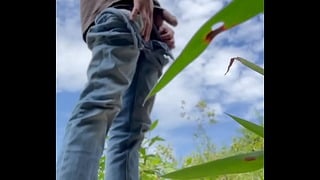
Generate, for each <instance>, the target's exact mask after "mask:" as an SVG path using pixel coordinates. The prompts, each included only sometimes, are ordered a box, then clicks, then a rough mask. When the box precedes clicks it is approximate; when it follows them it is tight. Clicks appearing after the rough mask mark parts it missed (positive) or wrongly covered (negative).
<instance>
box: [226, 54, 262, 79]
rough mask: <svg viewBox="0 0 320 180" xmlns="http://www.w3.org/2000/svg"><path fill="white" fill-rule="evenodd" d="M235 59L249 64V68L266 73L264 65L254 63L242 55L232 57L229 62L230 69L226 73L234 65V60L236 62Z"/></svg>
mask: <svg viewBox="0 0 320 180" xmlns="http://www.w3.org/2000/svg"><path fill="white" fill-rule="evenodd" d="M234 60H238V61H240V62H241V63H242V64H243V65H245V66H247V67H248V68H250V69H252V70H254V71H256V72H257V73H259V74H261V75H264V69H263V68H262V67H260V66H258V65H256V64H254V63H252V62H250V61H248V60H246V59H243V58H241V57H235V58H231V60H230V63H229V66H228V70H227V72H226V73H225V74H227V73H228V71H229V69H230V67H231V66H232V64H233V62H234Z"/></svg>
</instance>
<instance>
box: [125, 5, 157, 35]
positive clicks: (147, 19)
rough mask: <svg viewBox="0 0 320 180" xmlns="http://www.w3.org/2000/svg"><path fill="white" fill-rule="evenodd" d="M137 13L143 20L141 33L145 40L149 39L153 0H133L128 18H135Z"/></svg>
mask: <svg viewBox="0 0 320 180" xmlns="http://www.w3.org/2000/svg"><path fill="white" fill-rule="evenodd" d="M138 15H139V16H141V18H142V21H143V28H142V30H141V35H142V37H143V38H144V40H145V41H149V39H150V35H151V31H152V24H153V1H152V0H134V1H133V9H132V11H131V14H130V19H131V20H136V18H137V16H138Z"/></svg>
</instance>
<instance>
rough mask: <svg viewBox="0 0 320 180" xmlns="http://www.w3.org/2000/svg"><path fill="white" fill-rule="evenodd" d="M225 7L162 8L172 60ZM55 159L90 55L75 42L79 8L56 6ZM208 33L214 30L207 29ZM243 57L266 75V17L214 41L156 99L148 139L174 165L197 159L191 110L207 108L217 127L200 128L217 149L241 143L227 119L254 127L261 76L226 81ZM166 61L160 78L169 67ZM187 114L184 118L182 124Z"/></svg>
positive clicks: (222, 1)
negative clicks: (169, 20) (171, 20)
mask: <svg viewBox="0 0 320 180" xmlns="http://www.w3.org/2000/svg"><path fill="white" fill-rule="evenodd" d="M229 2H230V0H183V1H182V0H160V3H161V5H162V6H163V7H165V8H166V9H168V10H169V11H170V12H171V13H172V14H174V15H175V16H176V17H177V19H178V22H179V24H178V26H177V27H172V28H173V29H174V31H175V45H176V47H175V49H173V50H172V53H173V55H174V57H177V56H178V55H179V54H180V53H181V51H182V50H183V48H184V47H185V45H186V44H187V42H188V41H189V40H190V39H191V37H192V36H193V35H194V33H195V32H196V31H197V30H198V28H199V27H200V26H201V25H202V24H203V23H205V21H206V20H208V19H209V18H210V17H211V16H213V15H214V14H215V13H217V12H218V11H219V10H221V9H222V8H223V7H224V6H226V5H227V4H228V3H229ZM56 7H57V8H56V155H57V154H58V152H59V151H60V148H61V143H62V138H63V135H64V131H65V126H66V123H67V121H68V118H69V117H70V114H71V112H72V110H73V108H74V106H75V105H76V103H77V100H78V97H79V95H80V92H81V90H82V88H83V86H84V84H85V82H86V80H87V79H86V70H87V66H88V64H89V61H90V58H91V52H90V51H89V49H88V48H87V46H86V44H85V43H84V41H83V40H82V37H81V26H80V14H79V0H57V6H56ZM213 28H214V26H213ZM237 56H239V57H242V58H245V59H247V60H249V61H251V62H254V63H255V64H257V65H259V66H261V67H264V15H263V14H259V15H257V16H255V17H254V18H252V19H250V20H248V21H246V22H244V23H242V24H240V25H238V26H235V27H233V28H232V29H230V30H227V31H224V32H222V33H220V34H218V35H217V36H216V37H215V38H214V39H213V41H212V42H211V43H210V45H209V47H208V48H207V49H206V50H205V51H204V52H203V53H202V54H201V55H200V56H199V57H198V58H197V59H196V60H195V61H193V62H192V63H191V64H189V65H188V66H187V67H186V68H185V69H184V70H183V71H182V72H181V73H180V74H179V75H178V76H176V77H175V78H174V79H173V80H172V81H171V82H170V83H169V84H168V85H167V86H166V87H165V88H164V89H162V90H161V91H160V92H159V93H158V94H157V96H156V101H155V104H154V108H153V111H152V114H151V118H152V120H159V124H158V126H157V127H156V129H155V130H153V131H152V132H150V133H148V134H146V136H147V137H154V136H157V135H158V136H160V137H162V138H164V139H165V142H163V143H164V144H165V145H169V146H170V147H171V148H172V149H173V153H174V155H175V156H176V158H177V159H183V157H185V156H187V155H190V154H191V153H192V152H194V151H196V143H195V139H194V133H195V132H196V129H197V123H198V121H197V120H196V119H199V118H200V119H201V120H203V122H206V118H205V117H204V116H203V113H200V112H199V110H198V109H197V108H196V105H197V104H198V103H199V102H200V101H205V102H206V103H207V107H208V108H209V109H210V110H213V111H214V113H215V117H214V118H215V120H216V121H217V122H216V123H215V124H204V126H205V130H206V132H207V134H208V136H209V137H210V138H211V139H212V142H213V143H214V144H215V145H216V146H217V147H218V148H219V147H222V146H230V145H231V143H232V139H233V138H234V137H236V136H240V135H241V133H240V129H241V126H240V125H238V124H237V123H236V122H235V121H233V120H232V119H230V118H229V117H228V116H226V114H225V113H230V114H233V115H236V116H239V117H241V118H244V119H247V120H250V121H252V122H254V123H259V121H260V120H259V118H258V115H257V114H259V115H262V116H263V112H264V79H263V76H261V75H260V74H257V73H256V72H254V71H252V70H250V69H248V68H246V67H244V66H243V65H242V64H241V63H240V62H235V63H234V64H233V66H232V67H231V69H230V71H229V72H228V74H227V75H225V72H226V69H227V67H228V64H229V61H230V59H231V58H233V57H237ZM172 62H173V61H171V62H170V63H169V64H168V65H167V66H166V67H165V68H164V72H165V71H166V70H167V68H168V67H169V66H170V65H171V63H172ZM183 114H186V115H187V116H190V118H189V119H188V118H187V116H183Z"/></svg>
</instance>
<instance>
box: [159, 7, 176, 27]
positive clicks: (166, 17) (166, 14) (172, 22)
mask: <svg viewBox="0 0 320 180" xmlns="http://www.w3.org/2000/svg"><path fill="white" fill-rule="evenodd" d="M162 17H163V20H165V21H167V22H168V23H169V24H170V25H172V26H177V25H178V20H177V18H176V17H175V16H174V15H172V14H171V13H170V12H169V11H167V10H165V9H164V10H163V11H162Z"/></svg>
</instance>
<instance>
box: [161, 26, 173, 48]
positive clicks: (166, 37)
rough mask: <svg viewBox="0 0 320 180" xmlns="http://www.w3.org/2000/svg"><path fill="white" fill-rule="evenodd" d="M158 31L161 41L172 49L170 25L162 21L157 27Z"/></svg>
mask: <svg viewBox="0 0 320 180" xmlns="http://www.w3.org/2000/svg"><path fill="white" fill-rule="evenodd" d="M159 33H160V38H161V40H162V41H163V42H165V43H166V44H167V45H168V46H169V48H170V49H173V48H174V47H175V45H174V43H175V42H174V31H173V29H172V28H171V27H169V26H168V25H167V24H165V23H163V24H162V25H161V26H160V27H159Z"/></svg>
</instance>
